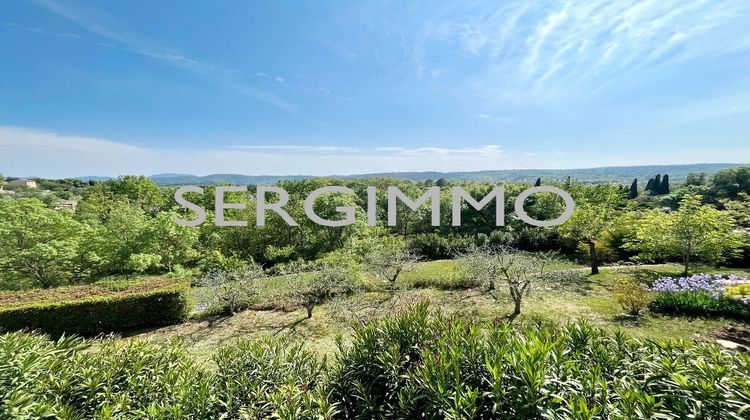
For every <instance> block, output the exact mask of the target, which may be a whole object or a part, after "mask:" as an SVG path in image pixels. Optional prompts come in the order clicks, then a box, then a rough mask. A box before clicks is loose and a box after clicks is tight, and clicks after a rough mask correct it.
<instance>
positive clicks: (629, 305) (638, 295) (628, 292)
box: [614, 278, 652, 315]
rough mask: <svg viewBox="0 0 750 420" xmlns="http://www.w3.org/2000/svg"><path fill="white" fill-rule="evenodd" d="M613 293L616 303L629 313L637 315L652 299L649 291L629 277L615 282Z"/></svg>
mask: <svg viewBox="0 0 750 420" xmlns="http://www.w3.org/2000/svg"><path fill="white" fill-rule="evenodd" d="M614 295H615V299H617V303H619V304H620V306H622V309H623V310H625V311H627V313H628V314H630V315H639V314H640V313H641V311H643V309H645V308H646V307H647V306H648V304H649V303H650V302H651V299H652V296H651V292H649V291H648V289H647V288H646V287H645V286H644V285H642V284H640V283H638V282H637V281H635V280H633V279H630V278H624V279H620V280H619V281H617V283H615V288H614Z"/></svg>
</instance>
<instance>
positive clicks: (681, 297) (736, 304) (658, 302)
mask: <svg viewBox="0 0 750 420" xmlns="http://www.w3.org/2000/svg"><path fill="white" fill-rule="evenodd" d="M649 307H650V309H651V311H652V312H658V313H665V314H682V315H693V316H710V317H726V318H734V319H738V320H740V321H750V305H748V304H746V303H744V302H742V301H741V300H739V299H736V298H734V297H732V296H724V295H721V296H719V297H713V296H711V295H710V294H709V293H708V292H704V291H685V292H669V293H657V294H656V296H655V297H654V300H653V301H652V302H651V305H650V306H649Z"/></svg>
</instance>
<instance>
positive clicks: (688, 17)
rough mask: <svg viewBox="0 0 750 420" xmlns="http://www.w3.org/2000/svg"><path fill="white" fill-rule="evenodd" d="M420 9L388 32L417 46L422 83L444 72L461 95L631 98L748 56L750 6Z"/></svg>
mask: <svg viewBox="0 0 750 420" xmlns="http://www.w3.org/2000/svg"><path fill="white" fill-rule="evenodd" d="M414 10H415V11H414V12H413V14H412V15H411V16H409V17H408V18H405V19H404V20H405V21H406V23H404V22H402V21H401V20H399V21H398V25H399V27H391V28H389V30H392V31H400V32H401V33H402V36H403V37H404V38H407V39H409V38H410V39H413V40H414V42H413V44H412V45H411V47H410V49H409V53H410V54H411V56H412V61H413V62H414V67H413V70H414V74H415V75H416V77H418V78H420V79H422V77H423V75H426V74H439V75H441V77H439V78H438V83H439V84H443V85H445V86H452V90H453V91H455V92H459V93H462V94H463V93H465V92H467V91H471V92H474V93H475V94H477V95H479V96H482V97H484V98H495V99H499V100H507V101H508V102H509V103H516V104H518V103H519V101H520V103H523V102H530V103H544V102H550V101H555V100H558V99H561V98H570V97H586V96H591V95H605V94H607V95H613V94H616V93H618V92H627V91H628V90H629V89H632V88H633V86H634V85H638V84H647V83H649V82H651V81H653V80H654V79H655V78H658V77H663V76H664V75H665V74H669V73H668V71H670V70H674V69H678V68H680V67H679V66H682V65H685V64H686V63H690V62H691V61H692V60H696V59H697V60H702V61H704V62H705V61H710V60H711V58H712V57H719V56H724V55H730V54H735V55H737V57H738V59H741V58H740V57H742V54H745V55H747V54H749V53H750V32H748V31H747V27H748V25H750V2H748V1H746V0H659V1H654V0H622V1H610V0H589V1H584V0H563V1H545V2H526V1H511V2H502V3H501V4H498V3H497V2H493V1H482V0H480V1H477V2H454V3H451V6H449V7H442V8H435V7H433V6H432V4H431V3H428V4H427V5H426V6H424V5H423V7H421V8H414ZM488 11H490V12H488ZM365 19H367V17H365ZM745 62H746V61H745ZM435 72H437V73H435Z"/></svg>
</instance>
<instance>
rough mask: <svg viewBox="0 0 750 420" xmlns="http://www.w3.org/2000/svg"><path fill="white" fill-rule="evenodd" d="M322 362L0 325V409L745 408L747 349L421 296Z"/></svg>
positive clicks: (629, 414) (174, 412) (613, 411)
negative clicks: (502, 315)
mask: <svg viewBox="0 0 750 420" xmlns="http://www.w3.org/2000/svg"><path fill="white" fill-rule="evenodd" d="M338 349H339V350H338V353H337V354H336V355H335V357H334V358H333V359H332V361H331V362H330V363H329V362H327V361H325V360H323V361H319V360H318V359H317V358H316V356H315V355H314V354H313V353H310V352H308V351H306V350H304V349H303V348H302V347H301V346H300V345H290V344H289V343H287V342H285V341H274V340H273V339H264V340H260V341H245V340H240V341H238V342H236V343H233V344H229V345H228V346H226V347H223V348H221V349H219V350H218V351H217V353H216V355H215V357H214V362H215V363H216V367H217V368H216V369H212V368H209V367H205V366H203V365H201V364H197V363H196V362H195V361H194V359H193V358H192V357H191V356H190V355H189V353H188V352H187V351H186V350H185V348H184V347H183V346H182V345H180V344H179V343H175V342H173V343H168V344H161V345H155V344H151V343H146V342H141V341H137V340H129V341H126V342H118V341H114V340H109V339H107V340H82V339H71V338H64V339H60V340H58V341H49V340H48V339H47V338H46V337H44V336H39V335H34V334H24V333H9V334H4V335H0V415H1V416H2V417H3V418H6V417H7V418H44V417H47V418H113V417H114V418H260V417H272V418H286V419H292V418H294V419H297V418H300V419H318V418H320V419H330V418H417V417H420V418H592V417H594V418H715V419H729V418H733V419H741V418H747V409H748V406H749V405H750V356H748V355H746V354H743V353H740V352H733V353H726V352H723V351H721V350H720V349H719V348H717V347H716V346H713V345H708V344H703V345H695V344H692V345H691V344H687V343H685V342H665V343H661V342H654V341H649V340H636V339H629V338H627V337H626V336H625V335H624V334H623V333H622V332H620V331H616V332H608V331H605V330H603V329H600V328H594V327H591V326H590V325H588V324H586V323H570V324H567V325H562V326H556V325H552V324H546V323H539V322H537V323H529V324H526V325H522V326H519V325H511V324H509V323H489V324H484V323H477V322H473V321H471V320H465V319H460V318H457V317H452V318H446V317H443V316H440V314H435V313H431V312H430V311H429V310H428V308H427V305H424V304H423V305H418V306H416V307H415V308H413V309H412V310H410V311H408V312H406V313H402V314H397V315H393V316H389V317H386V318H382V319H376V320H373V321H371V322H370V323H368V324H367V325H364V326H360V327H357V328H356V329H355V331H354V333H353V336H352V339H351V343H350V344H346V345H345V344H343V342H342V340H339V344H338Z"/></svg>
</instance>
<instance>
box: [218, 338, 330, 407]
mask: <svg viewBox="0 0 750 420" xmlns="http://www.w3.org/2000/svg"><path fill="white" fill-rule="evenodd" d="M214 361H215V362H216V365H217V367H218V371H219V372H221V374H220V375H218V376H217V377H216V382H215V385H214V386H215V391H214V392H215V394H216V395H217V396H219V400H220V410H221V413H222V414H225V415H227V416H228V417H230V418H237V417H243V418H265V417H277V418H285V419H290V420H291V419H317V418H330V417H332V416H333V414H335V412H336V411H335V409H334V405H333V404H330V403H329V402H328V398H327V395H326V394H325V393H323V392H322V388H321V387H320V386H319V385H320V383H321V382H322V381H323V380H324V376H323V375H324V372H325V363H321V362H320V361H318V359H317V356H316V355H315V354H314V353H311V352H310V351H307V350H304V349H303V348H302V346H301V345H300V344H292V343H287V342H284V341H274V340H271V339H265V340H260V341H248V340H239V341H238V342H236V343H233V344H232V345H230V346H226V347H224V348H222V349H220V350H219V351H218V352H217V353H216V355H215V356H214ZM318 416H320V417H318Z"/></svg>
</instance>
